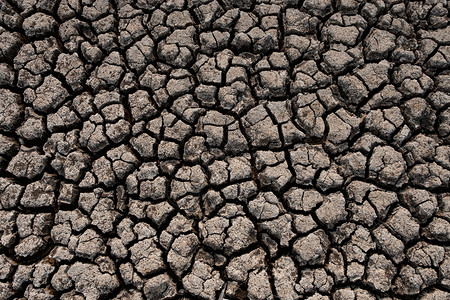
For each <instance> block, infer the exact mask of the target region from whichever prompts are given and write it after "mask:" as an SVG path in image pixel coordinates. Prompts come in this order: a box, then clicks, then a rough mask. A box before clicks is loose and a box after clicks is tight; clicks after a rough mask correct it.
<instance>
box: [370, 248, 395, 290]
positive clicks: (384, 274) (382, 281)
mask: <svg viewBox="0 0 450 300" xmlns="http://www.w3.org/2000/svg"><path fill="white" fill-rule="evenodd" d="M395 273H396V268H395V267H394V265H393V263H392V262H391V261H389V260H388V259H386V257H385V256H384V255H380V254H373V255H372V256H370V258H369V262H368V266H367V277H366V279H365V282H366V283H367V284H368V285H369V286H371V287H372V288H374V289H376V290H378V291H380V292H387V291H389V290H390V289H391V288H392V279H393V278H394V275H395Z"/></svg>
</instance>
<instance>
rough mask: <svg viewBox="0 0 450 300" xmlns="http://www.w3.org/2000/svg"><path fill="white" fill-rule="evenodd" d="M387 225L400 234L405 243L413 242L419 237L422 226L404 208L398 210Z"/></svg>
mask: <svg viewBox="0 0 450 300" xmlns="http://www.w3.org/2000/svg"><path fill="white" fill-rule="evenodd" d="M386 225H387V226H388V227H389V228H391V229H392V230H393V231H394V232H395V233H396V234H398V235H399V236H400V237H401V238H402V239H403V240H404V241H405V242H409V241H412V240H414V239H416V238H418V237H419V230H420V226H419V224H418V222H417V221H416V220H414V219H413V218H412V216H411V214H410V212H409V211H408V210H407V209H406V208H403V207H401V206H400V207H398V208H396V209H395V210H394V211H393V213H392V215H391V216H390V217H389V219H388V220H387V221H386Z"/></svg>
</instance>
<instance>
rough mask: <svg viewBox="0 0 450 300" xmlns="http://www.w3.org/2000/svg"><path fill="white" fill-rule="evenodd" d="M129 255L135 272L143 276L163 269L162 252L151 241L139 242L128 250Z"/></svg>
mask: <svg viewBox="0 0 450 300" xmlns="http://www.w3.org/2000/svg"><path fill="white" fill-rule="evenodd" d="M130 253H131V256H130V258H131V261H132V262H133V264H134V266H135V268H136V270H137V271H138V272H139V273H140V274H142V275H143V276H148V275H151V274H154V273H156V272H158V271H161V270H163V269H165V265H164V261H163V258H162V251H161V250H160V249H159V248H158V247H157V246H156V244H155V242H154V241H153V240H152V239H145V240H142V241H139V242H138V243H136V244H135V245H133V246H132V247H131V248H130Z"/></svg>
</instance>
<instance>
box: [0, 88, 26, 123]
mask: <svg viewBox="0 0 450 300" xmlns="http://www.w3.org/2000/svg"><path fill="white" fill-rule="evenodd" d="M0 97H1V99H2V101H0V129H3V130H5V131H14V129H15V128H16V127H17V125H19V122H20V121H21V115H22V108H21V106H20V104H19V103H20V102H21V99H20V95H18V94H16V93H13V92H10V91H9V90H6V89H0Z"/></svg>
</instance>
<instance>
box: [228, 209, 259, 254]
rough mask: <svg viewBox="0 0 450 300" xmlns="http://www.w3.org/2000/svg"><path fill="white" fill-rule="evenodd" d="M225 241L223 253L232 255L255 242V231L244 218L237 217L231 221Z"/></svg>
mask: <svg viewBox="0 0 450 300" xmlns="http://www.w3.org/2000/svg"><path fill="white" fill-rule="evenodd" d="M227 234H228V237H227V238H226V239H225V244H224V249H225V253H228V254H232V253H234V252H237V251H239V250H241V249H245V248H247V247H248V246H250V245H252V244H254V243H255V242H256V229H255V226H254V225H253V223H252V222H251V221H250V220H249V219H248V218H246V217H237V218H235V219H233V220H232V221H231V226H230V227H229V228H228V231H227Z"/></svg>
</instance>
